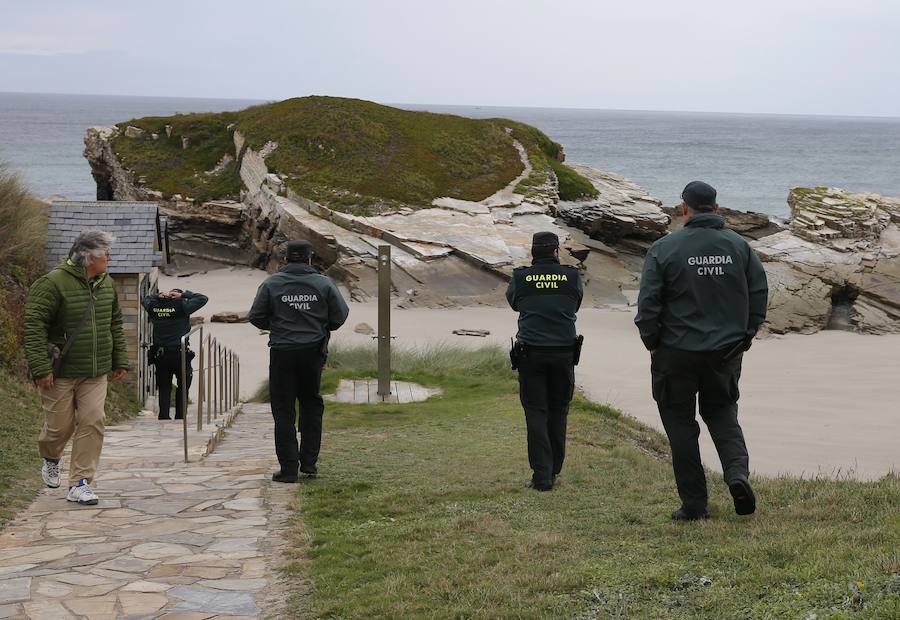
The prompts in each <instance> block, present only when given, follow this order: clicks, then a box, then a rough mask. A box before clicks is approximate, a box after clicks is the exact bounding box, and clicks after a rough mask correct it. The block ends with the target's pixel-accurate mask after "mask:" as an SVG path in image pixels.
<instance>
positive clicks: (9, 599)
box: [0, 577, 31, 605]
mask: <svg viewBox="0 0 900 620" xmlns="http://www.w3.org/2000/svg"><path fill="white" fill-rule="evenodd" d="M30 592H31V577H20V578H18V579H4V580H3V581H0V605H5V604H7V603H21V602H22V601H27V600H28V599H30V598H31V594H30Z"/></svg>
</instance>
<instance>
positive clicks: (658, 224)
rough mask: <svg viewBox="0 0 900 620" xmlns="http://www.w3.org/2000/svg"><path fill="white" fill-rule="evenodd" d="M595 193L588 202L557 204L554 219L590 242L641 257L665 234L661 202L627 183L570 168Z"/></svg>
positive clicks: (666, 220)
mask: <svg viewBox="0 0 900 620" xmlns="http://www.w3.org/2000/svg"><path fill="white" fill-rule="evenodd" d="M572 168H574V169H575V170H576V171H578V172H579V173H580V174H581V175H582V176H584V177H586V178H588V179H589V180H590V181H591V183H593V184H594V187H596V188H597V190H598V191H599V196H597V198H594V199H592V200H587V201H579V202H560V203H559V205H558V206H557V215H559V217H560V218H561V219H562V220H563V221H565V222H566V223H567V224H569V225H570V226H573V227H574V228H578V229H579V230H581V231H584V232H585V233H587V235H588V236H589V237H591V238H592V239H597V240H600V241H602V242H604V243H607V244H614V245H618V246H623V247H625V248H628V249H631V250H632V251H635V252H639V253H641V254H643V253H644V252H645V251H646V249H647V248H648V247H650V244H651V243H652V242H653V241H655V240H657V239H659V238H660V237H662V236H663V235H665V234H666V233H667V232H668V227H669V223H670V218H669V216H668V215H667V214H666V213H665V212H664V211H663V210H662V208H661V207H662V201H660V200H659V199H658V198H654V197H653V196H651V195H649V194H648V193H647V192H646V191H644V190H643V189H641V188H640V187H638V186H637V185H636V184H634V183H632V182H631V181H629V180H628V179H626V178H624V177H621V176H619V175H616V174H613V173H611V172H604V171H602V170H597V169H595V168H590V167H588V166H580V165H572Z"/></svg>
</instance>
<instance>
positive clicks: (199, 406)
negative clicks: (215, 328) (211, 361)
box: [197, 326, 203, 430]
mask: <svg viewBox="0 0 900 620" xmlns="http://www.w3.org/2000/svg"><path fill="white" fill-rule="evenodd" d="M199 342H200V351H199V352H198V353H197V355H198V356H199V358H200V359H199V361H198V362H197V426H198V427H199V426H200V420H202V419H203V328H202V326H201V328H200V336H199ZM198 430H200V429H199V428H198Z"/></svg>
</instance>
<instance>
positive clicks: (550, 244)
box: [531, 232, 559, 248]
mask: <svg viewBox="0 0 900 620" xmlns="http://www.w3.org/2000/svg"><path fill="white" fill-rule="evenodd" d="M531 247H533V248H558V247H559V237H557V236H556V235H555V234H554V233H552V232H536V233H534V236H533V237H532V238H531Z"/></svg>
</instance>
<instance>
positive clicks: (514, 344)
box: [509, 338, 525, 370]
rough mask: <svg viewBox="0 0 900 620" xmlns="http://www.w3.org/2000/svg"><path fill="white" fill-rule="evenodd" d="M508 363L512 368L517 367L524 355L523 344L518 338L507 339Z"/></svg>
mask: <svg viewBox="0 0 900 620" xmlns="http://www.w3.org/2000/svg"><path fill="white" fill-rule="evenodd" d="M509 344H510V347H509V364H510V366H511V367H512V369H513V370H518V369H519V362H520V361H521V360H522V358H523V357H525V344H524V343H522V342H519V341H518V340H515V341H513V339H512V338H510V339H509Z"/></svg>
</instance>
